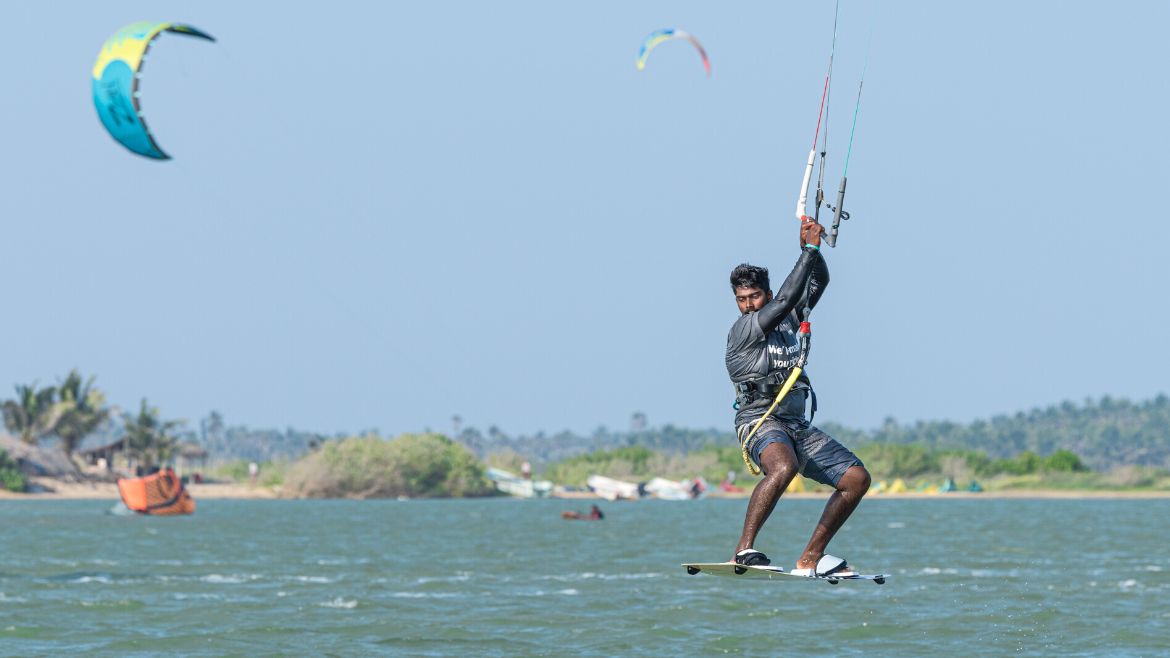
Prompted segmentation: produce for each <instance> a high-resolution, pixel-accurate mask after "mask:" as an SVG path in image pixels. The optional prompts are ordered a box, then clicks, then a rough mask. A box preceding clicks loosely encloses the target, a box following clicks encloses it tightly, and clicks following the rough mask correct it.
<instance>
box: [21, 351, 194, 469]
mask: <svg viewBox="0 0 1170 658" xmlns="http://www.w3.org/2000/svg"><path fill="white" fill-rule="evenodd" d="M94 381H95V377H89V378H85V377H83V376H82V375H81V374H80V373H79V372H78V371H77V370H76V369H74V370H71V371H69V374H68V375H66V376H65V377H64V378H62V379H61V380H59V381H58V383H57V384H56V385H55V386H44V387H41V386H39V385H38V384H37V383H36V382H33V383H32V384H28V385H20V384H18V385H17V386H16V396H15V397H13V398H10V399H7V400H4V401H3V402H2V403H0V406H2V408H3V415H4V427H5V428H6V429H7V430H8V431H9V432H11V433H12V434H13V435H14V436H15V437H17V438H18V439H20V441H22V442H23V443H26V444H28V445H40V444H42V443H48V442H56V444H57V445H58V446H59V447H60V449H61V450H63V451H64V452H65V454H67V455H72V454H73V453H74V452H75V451H76V450H77V448H78V446H79V445H81V442H82V441H83V440H84V439H85V438H86V437H87V436H90V435H92V434H95V433H99V432H103V431H104V432H106V433H110V432H111V429H110V427H109V426H110V424H111V422H112V421H114V420H115V419H117V420H118V421H119V423H120V428H119V430H120V431H119V432H118V435H119V436H120V437H121V439H122V440H123V445H124V446H125V451H126V453H127V457H128V458H130V459H134V460H136V461H137V462H138V463H139V464H142V465H143V466H146V467H151V466H155V465H160V464H164V463H166V462H168V461H170V460H171V459H173V457H174V455H175V452H176V449H177V447H178V444H179V440H180V434H179V429H180V428H181V427H182V426H183V425H184V421H181V420H165V419H163V418H162V416H161V414H160V412H159V410H158V408H157V407H153V406H151V405H150V403H149V402H147V400H146V398H143V399H142V401H141V402H140V404H139V406H138V409H137V411H134V412H126V411H122V410H120V409H119V408H117V407H114V406H111V405H110V404H109V403H108V402H107V400H106V395H105V393H104V392H102V390H101V389H99V388H97V387H96V386H95V385H94Z"/></svg>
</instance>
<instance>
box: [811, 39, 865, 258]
mask: <svg viewBox="0 0 1170 658" xmlns="http://www.w3.org/2000/svg"><path fill="white" fill-rule="evenodd" d="M872 30H873V28H872V24H871V27H870V43H872V41H873V31H872ZM867 70H869V45H868V44H867V45H866V47H865V64H864V65H862V67H861V79H860V80H858V82H857V103H856V104H855V105H854V106H853V127H852V128H850V129H849V148H848V149H846V150H845V167H844V168H843V169H842V170H841V186H840V187H838V188H837V206H836V207H833V206H830V205H829V204H825V205H826V206H827V207H828V208H829V210H832V211H833V224H832V226H831V227H829V235H828V237H827V238H826V240H827V241H828V243H829V246H830V247H836V246H837V230H838V229H839V228H840V226H841V221H842V220H848V219H849V213H848V212H846V211H845V183H846V181H848V180H849V178H848V177H849V158H850V156H852V155H853V136H854V135H855V134H857V113H858V112H859V111H861V89H862V87H864V86H865V72H866V71H867ZM825 126H826V127H825V130H826V131H827V130H828V124H827V123H826V124H825ZM818 193H819V190H818Z"/></svg>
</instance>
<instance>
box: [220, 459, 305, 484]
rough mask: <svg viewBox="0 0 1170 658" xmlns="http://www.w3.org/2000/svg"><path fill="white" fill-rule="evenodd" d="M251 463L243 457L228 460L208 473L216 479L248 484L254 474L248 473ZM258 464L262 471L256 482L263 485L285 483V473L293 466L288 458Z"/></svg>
mask: <svg viewBox="0 0 1170 658" xmlns="http://www.w3.org/2000/svg"><path fill="white" fill-rule="evenodd" d="M249 463H250V462H248V461H246V460H243V459H240V460H236V461H232V462H227V463H226V464H220V465H219V466H216V467H215V468H213V469H211V470H210V471H209V472H208V473H207V475H208V476H209V477H211V478H214V479H224V480H232V481H233V482H240V483H245V484H246V483H249V482H251V481H252V476H250V475H248V464H249ZM257 465H258V466H259V467H260V473H259V475H258V476H257V478H256V484H257V485H258V486H261V487H279V486H281V485H282V484H284V478H285V475H286V474H287V473H288V469H289V467H290V466H291V464H290V462H289V461H288V460H287V459H275V460H273V461H268V462H261V463H258V464H257Z"/></svg>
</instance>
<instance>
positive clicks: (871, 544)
mask: <svg viewBox="0 0 1170 658" xmlns="http://www.w3.org/2000/svg"><path fill="white" fill-rule="evenodd" d="M745 505H746V501H744V500H699V501H688V502H663V501H640V502H634V503H611V504H605V503H603V504H602V508H603V509H604V510H605V512H606V513H607V515H608V516H607V518H606V519H605V520H604V521H601V522H586V521H564V520H562V519H561V518H560V512H561V511H563V510H569V509H580V510H582V511H583V510H585V509H587V508H588V503H587V502H585V501H564V500H539V501H536V500H531V501H530V500H510V499H498V500H496V499H493V500H443V501H423V500H409V501H272V500H247V501H229V500H223V501H221V500H205V501H199V509H198V511H197V513H196V514H195V515H194V516H192V517H184V518H150V517H134V516H129V517H127V516H113V515H109V514H107V510H108V509H109V507H110V503H109V502H104V501H0V655H3V656H40V655H62V654H65V653H70V654H73V653H80V652H84V653H85V654H87V655H97V656H114V655H117V656H153V655H159V654H161V653H164V652H166V653H171V654H177V655H191V656H204V655H206V656H233V655H236V656H249V657H252V656H268V655H331V656H361V655H388V656H692V655H693V656H700V655H702V656H706V655H724V654H726V655H736V656H777V655H796V654H807V655H830V656H862V655H864V656H940V655H954V656H1008V655H1013V656H1055V655H1060V656H1165V655H1170V550H1168V544H1170V542H1168V541H1167V540H1170V530H1168V524H1167V519H1170V500H1165V499H1163V500H1019V499H1012V500H996V499H958V500H946V499H889V498H887V499H882V498H878V497H875V498H873V499H869V500H866V501H865V502H863V503H862V505H861V507H860V508H859V510H858V511H857V513H856V514H855V515H854V518H853V519H851V520H850V521H849V523H848V524H847V525H846V527H845V529H844V530H843V531H842V532H841V534H839V535H838V537H837V539H836V540H835V541H834V543H833V545H832V546H831V550H832V552H833V553H835V554H837V555H842V556H844V557H846V558H848V559H849V561H850V562H851V563H852V564H854V565H856V566H858V567H860V568H862V570H864V571H883V572H886V573H889V574H892V577H891V578H890V579H889V580H888V581H887V583H886V584H885V585H881V586H878V585H874V584H873V583H868V582H865V583H861V582H858V583H842V584H839V585H835V586H833V585H829V584H827V583H824V582H815V581H803V580H797V579H784V580H781V581H756V580H752V581H736V580H735V579H731V578H717V577H713V576H707V575H703V574H700V575H696V576H689V575H687V574H686V572H685V571H684V570H683V569H682V568H681V567H680V566H678V565H679V563H681V562H685V561H719V560H725V559H727V558H728V557H730V554H731V550H732V548H733V546H734V543H735V541H736V539H737V537H738V533H739V529H740V526H741V524H742V521H743V517H742V515H743V510H744V507H745ZM821 506H822V502H821V501H817V500H807V499H803V500H782V501H781V502H780V504H779V505H778V506H777V509H776V512H775V513H774V514H773V518H772V519H771V520H770V521H769V524H768V525H767V526H766V527H765V529H764V532H763V534H762V536H761V539H760V541H759V542H758V543H757V547H758V548H760V549H762V550H764V551H766V552H767V553H769V555H771V556H772V557H773V559H774V561H775V562H776V563H779V564H781V565H784V566H791V563H792V562H793V561H794V560H795V558H796V555H797V554H798V553H799V551H800V550H801V548H802V547H803V545H804V543H805V541H806V540H807V537H808V534H809V531H810V530H811V528H812V525H813V524H814V523H815V521H816V519H817V517H818V516H819V513H820V509H821Z"/></svg>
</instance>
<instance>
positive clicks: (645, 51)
mask: <svg viewBox="0 0 1170 658" xmlns="http://www.w3.org/2000/svg"><path fill="white" fill-rule="evenodd" d="M671 39H686V40H687V41H690V42H691V45H692V46H694V47H695V50H697V51H699V57H702V58H703V68H704V69H706V70H707V75H711V61H710V60H709V59H707V51H706V50H703V44H701V43H699V40H698V39H696V38H695V37H694V36H692V35H691V34H689V33H687V32H683V31H682V30H674V29H665V30H655V31H654V32H651V33H650V36H648V37H646V40H645V41H644V42H642V47H641V48H640V49H639V50H638V70H639V71H641V70H642V69H644V68H646V59H647V58H648V57H650V51H651V50H654V49H655V48H656V47H658V44H660V43H662V42H663V41H670V40H671Z"/></svg>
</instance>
